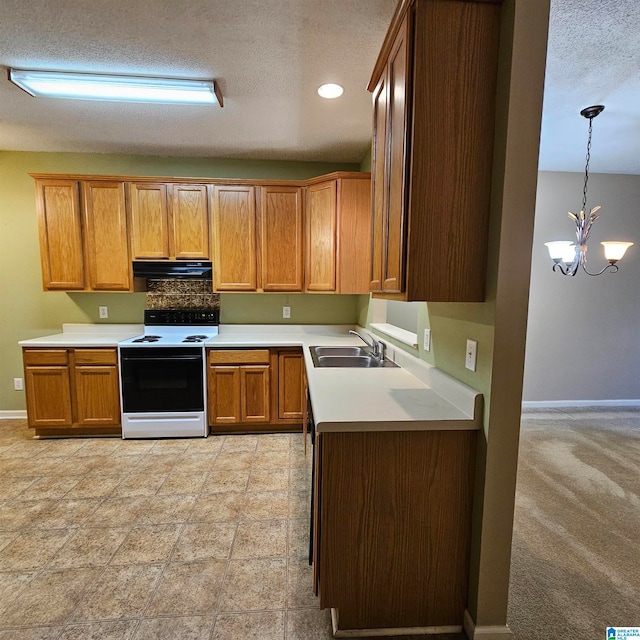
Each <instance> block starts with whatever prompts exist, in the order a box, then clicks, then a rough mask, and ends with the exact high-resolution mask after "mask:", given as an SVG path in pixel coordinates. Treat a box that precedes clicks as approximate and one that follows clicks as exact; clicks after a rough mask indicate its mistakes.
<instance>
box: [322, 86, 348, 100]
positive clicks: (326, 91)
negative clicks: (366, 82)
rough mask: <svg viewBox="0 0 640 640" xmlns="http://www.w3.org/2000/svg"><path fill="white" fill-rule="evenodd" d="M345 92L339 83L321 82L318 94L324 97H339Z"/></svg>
mask: <svg viewBox="0 0 640 640" xmlns="http://www.w3.org/2000/svg"><path fill="white" fill-rule="evenodd" d="M343 93H344V89H343V88H342V87H341V86H340V85H339V84H333V83H332V82H329V83H328V84H321V85H320V86H319V87H318V95H319V96H321V97H323V98H339V97H340V96H341V95H342V94H343Z"/></svg>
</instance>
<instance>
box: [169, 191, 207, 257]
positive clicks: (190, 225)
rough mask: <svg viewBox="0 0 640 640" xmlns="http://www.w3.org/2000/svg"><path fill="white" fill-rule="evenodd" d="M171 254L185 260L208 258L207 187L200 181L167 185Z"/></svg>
mask: <svg viewBox="0 0 640 640" xmlns="http://www.w3.org/2000/svg"><path fill="white" fill-rule="evenodd" d="M171 255H172V256H173V257H175V258H178V259H185V260H203V259H204V260H206V259H208V258H209V255H210V253H209V214H208V206H207V187H206V186H205V185H203V184H174V185H173V186H172V187H171Z"/></svg>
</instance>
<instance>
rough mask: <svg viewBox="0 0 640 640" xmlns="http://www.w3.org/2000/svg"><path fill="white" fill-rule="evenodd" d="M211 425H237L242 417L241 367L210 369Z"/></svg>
mask: <svg viewBox="0 0 640 640" xmlns="http://www.w3.org/2000/svg"><path fill="white" fill-rule="evenodd" d="M207 384H208V395H209V425H210V426H215V425H219V424H237V423H238V422H241V416H240V367H237V366H222V367H209V379H208V382H207Z"/></svg>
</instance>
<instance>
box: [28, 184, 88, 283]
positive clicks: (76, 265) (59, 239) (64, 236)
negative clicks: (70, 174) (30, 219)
mask: <svg viewBox="0 0 640 640" xmlns="http://www.w3.org/2000/svg"><path fill="white" fill-rule="evenodd" d="M36 205H37V212H38V227H39V231H40V259H41V265H42V283H43V287H44V289H49V290H51V289H52V290H56V289H57V290H82V289H84V287H85V279H84V251H83V243H82V223H81V212H80V198H79V190H78V182H77V181H76V180H65V179H59V180H57V179H47V180H36Z"/></svg>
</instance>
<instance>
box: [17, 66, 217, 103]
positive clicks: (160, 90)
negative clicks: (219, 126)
mask: <svg viewBox="0 0 640 640" xmlns="http://www.w3.org/2000/svg"><path fill="white" fill-rule="evenodd" d="M9 80H11V82H13V83H14V84H16V85H17V86H19V87H20V88H21V89H24V90H25V91H26V92H27V93H30V94H31V95H32V96H36V97H40V96H42V97H52V98H68V99H75V100H110V101H116V102H156V103H169V104H216V103H217V104H219V105H220V106H222V94H221V93H220V89H219V88H218V85H217V84H216V82H215V80H185V79H181V78H159V77H149V76H119V75H103V74H97V73H67V72H61V71H41V70H31V69H9Z"/></svg>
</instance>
